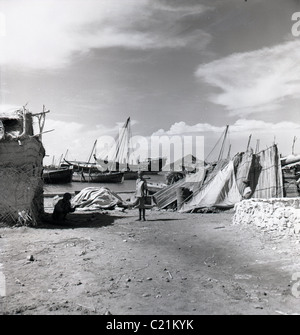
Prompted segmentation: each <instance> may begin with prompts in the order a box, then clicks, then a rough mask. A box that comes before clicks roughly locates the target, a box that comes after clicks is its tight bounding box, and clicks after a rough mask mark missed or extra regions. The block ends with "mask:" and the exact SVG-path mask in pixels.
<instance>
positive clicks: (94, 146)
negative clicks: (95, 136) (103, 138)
mask: <svg viewBox="0 0 300 335" xmlns="http://www.w3.org/2000/svg"><path fill="white" fill-rule="evenodd" d="M96 144H97V140H96V141H95V142H94V145H93V149H92V151H91V154H90V157H89V159H88V162H87V164H89V162H90V160H91V158H92V155H93V153H94V151H95V148H96Z"/></svg>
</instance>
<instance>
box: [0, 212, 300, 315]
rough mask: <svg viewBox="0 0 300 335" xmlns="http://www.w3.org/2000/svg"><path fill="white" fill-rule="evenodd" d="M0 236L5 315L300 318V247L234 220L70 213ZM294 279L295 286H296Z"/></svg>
mask: <svg viewBox="0 0 300 335" xmlns="http://www.w3.org/2000/svg"><path fill="white" fill-rule="evenodd" d="M50 207H51V206H48V207H47V211H48V214H47V215H46V217H45V221H44V222H43V223H41V225H40V226H39V227H37V228H30V227H15V228H3V227H2V228H0V236H1V238H0V263H1V264H2V267H1V266H0V271H2V273H3V274H4V276H5V284H6V285H5V289H6V290H5V296H4V294H3V289H2V296H0V313H1V314H31V315H32V314H35V315H40V314H48V315H49V314H64V315H66V314H75V315H76V314H98V315H103V314H112V315H145V314H147V315H149V314H151V315H158V314H161V315H175V314H177V315H202V314H206V315H207V314H209V315H210V314H235V315H236V314H275V315H276V314H277V315H279V314H298V313H300V304H299V302H300V300H299V299H300V297H299V296H300V294H298V291H297V287H298V279H299V280H300V258H299V255H300V244H299V243H298V242H299V241H298V239H297V238H296V237H285V238H279V237H278V236H277V237H276V236H275V235H272V232H267V231H262V230H261V229H259V230H258V229H257V228H255V227H252V226H249V225H248V226H247V225H232V216H233V212H232V211H227V212H222V213H214V214H179V213H176V212H167V211H156V210H151V211H150V210H149V211H147V221H145V222H143V221H136V219H137V210H127V211H126V212H120V211H116V210H115V211H109V212H107V213H100V212H96V213H80V212H75V213H72V214H69V216H68V221H67V222H66V225H65V226H58V225H53V224H52V223H51V220H50V213H51V208H50ZM298 277H299V278H298Z"/></svg>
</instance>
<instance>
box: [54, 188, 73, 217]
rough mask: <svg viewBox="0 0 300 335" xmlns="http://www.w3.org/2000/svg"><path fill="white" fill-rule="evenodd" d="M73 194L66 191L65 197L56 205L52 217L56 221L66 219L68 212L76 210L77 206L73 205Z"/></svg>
mask: <svg viewBox="0 0 300 335" xmlns="http://www.w3.org/2000/svg"><path fill="white" fill-rule="evenodd" d="M70 200H71V194H70V193H65V194H64V195H63V198H62V199H60V200H59V201H58V202H57V203H56V205H55V206H54V211H53V214H52V219H53V220H55V221H64V220H65V219H66V216H67V214H68V213H73V212H75V209H76V206H75V207H72V206H71V202H70Z"/></svg>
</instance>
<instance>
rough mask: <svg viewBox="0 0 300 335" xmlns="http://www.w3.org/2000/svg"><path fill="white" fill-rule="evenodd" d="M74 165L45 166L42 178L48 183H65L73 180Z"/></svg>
mask: <svg viewBox="0 0 300 335" xmlns="http://www.w3.org/2000/svg"><path fill="white" fill-rule="evenodd" d="M72 176H73V167H72V166H68V167H49V168H44V170H43V175H42V179H43V181H44V183H46V184H65V183H70V182H71V181H72Z"/></svg>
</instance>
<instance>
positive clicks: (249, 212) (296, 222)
mask: <svg viewBox="0 0 300 335" xmlns="http://www.w3.org/2000/svg"><path fill="white" fill-rule="evenodd" d="M234 211H235V214H234V216H233V224H252V225H255V226H257V227H260V228H262V229H265V230H272V231H276V232H278V234H279V235H287V236H289V235H299V236H300V198H272V199H249V200H243V201H241V202H239V203H237V204H236V205H235V207H234Z"/></svg>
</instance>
